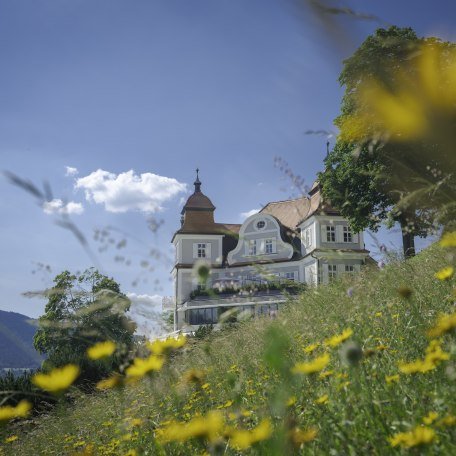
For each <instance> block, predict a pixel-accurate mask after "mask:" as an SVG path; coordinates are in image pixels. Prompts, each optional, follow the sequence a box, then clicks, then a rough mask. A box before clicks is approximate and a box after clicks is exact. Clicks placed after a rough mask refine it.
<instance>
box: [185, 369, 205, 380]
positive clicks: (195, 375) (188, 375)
mask: <svg viewBox="0 0 456 456" xmlns="http://www.w3.org/2000/svg"><path fill="white" fill-rule="evenodd" d="M205 375H206V372H205V371H203V370H201V369H190V370H188V371H186V372H184V375H183V380H184V382H186V383H200V382H202V381H203V380H204V377H205Z"/></svg>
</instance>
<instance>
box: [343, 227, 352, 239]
mask: <svg viewBox="0 0 456 456" xmlns="http://www.w3.org/2000/svg"><path fill="white" fill-rule="evenodd" d="M344 242H353V234H352V232H351V230H350V227H349V226H344Z"/></svg>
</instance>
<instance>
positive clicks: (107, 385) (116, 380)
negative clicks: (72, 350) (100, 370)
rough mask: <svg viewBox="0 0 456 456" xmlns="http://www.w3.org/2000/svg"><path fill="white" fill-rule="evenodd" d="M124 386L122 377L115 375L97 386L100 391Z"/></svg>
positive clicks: (101, 381)
mask: <svg viewBox="0 0 456 456" xmlns="http://www.w3.org/2000/svg"><path fill="white" fill-rule="evenodd" d="M121 384H122V377H121V376H120V375H117V374H114V375H111V377H108V378H104V379H103V380H100V381H99V382H98V383H97V384H96V388H97V389H98V390H107V389H111V388H115V387H116V386H120V385H121Z"/></svg>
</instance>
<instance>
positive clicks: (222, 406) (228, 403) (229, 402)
mask: <svg viewBox="0 0 456 456" xmlns="http://www.w3.org/2000/svg"><path fill="white" fill-rule="evenodd" d="M232 405H233V401H231V400H230V401H226V402H225V403H224V404H223V405H219V406H218V407H217V408H218V409H222V408H228V407H231V406H232Z"/></svg>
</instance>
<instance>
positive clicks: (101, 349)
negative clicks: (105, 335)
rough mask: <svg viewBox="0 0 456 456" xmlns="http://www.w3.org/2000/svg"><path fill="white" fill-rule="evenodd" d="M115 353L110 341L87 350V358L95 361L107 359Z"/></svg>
mask: <svg viewBox="0 0 456 456" xmlns="http://www.w3.org/2000/svg"><path fill="white" fill-rule="evenodd" d="M115 351H116V344H115V343H114V342H112V341H110V340H107V341H106V342H98V343H96V344H95V345H92V347H89V348H88V349H87V356H88V357H89V358H90V359H93V360H97V359H102V358H107V357H108V356H111V355H112V354H113V353H114V352H115Z"/></svg>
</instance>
